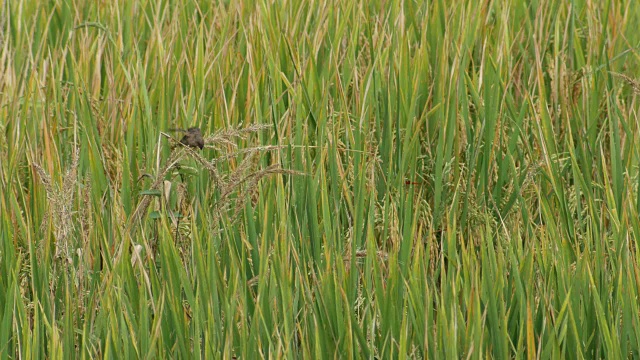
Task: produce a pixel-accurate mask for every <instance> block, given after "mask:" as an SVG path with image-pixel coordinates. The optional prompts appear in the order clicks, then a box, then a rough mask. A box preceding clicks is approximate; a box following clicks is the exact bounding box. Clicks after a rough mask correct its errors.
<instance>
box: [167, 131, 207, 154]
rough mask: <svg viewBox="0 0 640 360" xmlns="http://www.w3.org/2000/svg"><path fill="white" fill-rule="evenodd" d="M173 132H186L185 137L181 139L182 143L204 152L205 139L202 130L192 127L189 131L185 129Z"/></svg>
mask: <svg viewBox="0 0 640 360" xmlns="http://www.w3.org/2000/svg"><path fill="white" fill-rule="evenodd" d="M171 130H172V131H180V132H184V133H185V134H184V136H183V137H182V139H180V143H181V144H182V145H185V146H190V147H194V148H195V147H197V148H200V150H202V149H203V148H204V138H203V137H202V132H200V128H197V127H192V128H188V129H187V130H184V129H171Z"/></svg>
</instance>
